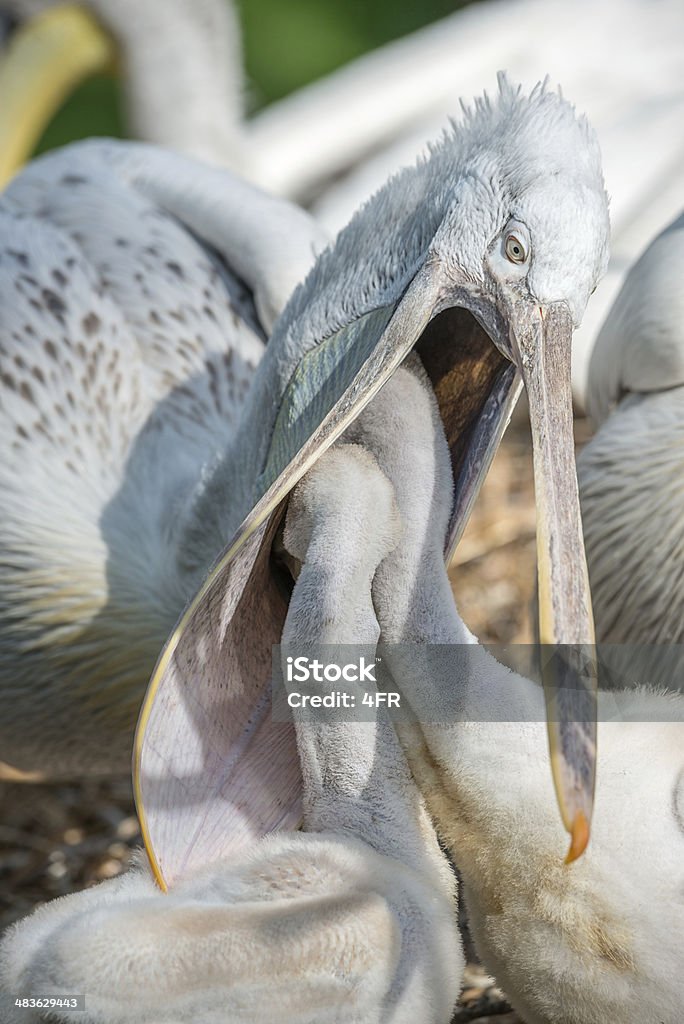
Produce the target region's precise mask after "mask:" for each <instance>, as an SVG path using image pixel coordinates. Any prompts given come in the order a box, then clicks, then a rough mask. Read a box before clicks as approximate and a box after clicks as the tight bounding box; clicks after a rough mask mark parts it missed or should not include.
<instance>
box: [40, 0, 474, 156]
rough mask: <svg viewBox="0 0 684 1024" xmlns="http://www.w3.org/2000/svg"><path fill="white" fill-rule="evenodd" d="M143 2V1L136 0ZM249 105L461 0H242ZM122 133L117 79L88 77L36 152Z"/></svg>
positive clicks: (442, 12) (437, 15) (417, 25)
mask: <svg viewBox="0 0 684 1024" xmlns="http://www.w3.org/2000/svg"><path fill="white" fill-rule="evenodd" d="M141 3H144V0H141ZM238 6H239V11H240V18H241V21H242V31H243V43H244V50H245V68H246V70H245V75H246V93H247V103H248V106H249V108H250V110H257V109H259V107H262V106H265V105H266V104H268V103H270V102H272V101H273V100H276V99H280V98H281V97H282V96H286V95H287V94H288V93H289V92H292V91H293V90H294V89H298V88H300V87H301V86H303V85H306V84H307V82H311V81H313V80H314V79H316V78H319V77H321V76H322V75H325V74H327V73H328V72H330V71H332V70H334V69H335V68H337V67H340V66H341V65H342V64H345V63H346V62H347V61H349V60H353V59H354V58H355V57H358V56H360V55H361V54H362V53H365V52H366V51H367V50H371V49H374V48H375V47H377V46H381V45H382V44H383V43H385V42H388V41H389V40H390V39H396V38H398V37H399V36H402V35H405V34H406V33H408V32H413V31H415V30H416V29H418V28H420V27H421V26H422V25H426V24H428V23H429V22H431V21H435V20H436V19H437V18H441V17H444V16H445V15H447V14H450V13H451V12H452V11H454V10H456V9H457V8H458V7H461V6H463V0H460V2H459V0H398V2H397V0H240V2H239V4H238ZM124 134H125V130H124V124H123V119H122V116H121V103H120V95H119V85H118V82H117V81H116V79H114V78H112V77H109V76H106V75H100V76H97V77H96V78H94V79H91V80H90V81H88V82H86V83H85V84H84V85H83V86H81V88H79V89H78V90H77V91H76V92H75V93H74V95H73V96H71V97H70V99H69V100H68V101H67V102H66V103H65V104H64V106H63V107H62V109H61V110H60V111H59V112H58V113H57V114H56V116H55V117H54V118H53V120H52V122H51V123H50V125H49V126H48V127H47V129H46V131H45V133H44V135H43V137H42V139H41V141H40V143H39V146H38V150H37V151H38V152H43V151H44V150H46V149H52V148H54V147H55V146H60V145H63V144H64V143H65V142H69V141H72V140H73V139H79V138H86V137H88V136H91V135H113V136H122V135H124Z"/></svg>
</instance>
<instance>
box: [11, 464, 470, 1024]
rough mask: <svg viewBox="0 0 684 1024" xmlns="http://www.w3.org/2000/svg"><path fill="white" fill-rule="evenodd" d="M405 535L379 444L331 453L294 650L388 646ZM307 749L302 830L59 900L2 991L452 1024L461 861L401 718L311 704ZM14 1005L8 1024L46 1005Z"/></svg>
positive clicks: (133, 1014) (289, 525)
mask: <svg viewBox="0 0 684 1024" xmlns="http://www.w3.org/2000/svg"><path fill="white" fill-rule="evenodd" d="M341 528H342V534H340V530H341ZM400 535H401V524H400V521H399V517H398V515H397V511H396V506H395V504H394V497H393V494H392V488H391V487H390V485H389V483H388V482H387V480H386V479H385V478H384V476H383V475H382V474H381V473H380V472H379V470H378V467H377V464H376V463H375V462H374V460H373V458H372V456H370V455H369V454H368V453H367V452H365V451H364V450H363V449H361V448H358V447H357V446H354V445H342V446H340V447H339V448H337V449H336V450H333V451H331V452H329V453H327V454H325V455H323V456H322V457H321V460H320V461H319V463H318V464H317V466H316V467H315V468H314V469H313V470H312V471H311V473H310V474H309V475H308V476H307V477H306V478H305V479H304V481H303V482H302V483H301V484H300V485H299V486H298V488H297V489H296V490H295V492H294V493H293V495H292V499H291V501H290V506H289V509H288V515H287V522H286V528H285V543H286V545H287V547H288V549H289V551H290V553H291V554H292V555H293V556H295V557H296V558H297V559H298V560H299V561H300V562H301V563H302V569H301V574H300V576H299V579H298V581H297V584H296V586H295V588H294V592H293V595H292V599H291V602H290V607H289V611H288V615H287V620H286V623H285V630H284V635H283V644H284V650H287V649H288V648H292V649H294V648H297V649H301V645H302V644H312V643H315V644H321V645H331V644H333V645H339V644H342V645H344V644H347V643H351V642H353V643H354V645H355V646H354V649H355V651H356V650H359V648H360V649H365V650H367V651H368V653H369V655H370V656H371V657H372V656H373V654H374V651H375V645H376V642H377V639H378V634H379V627H378V624H377V620H376V618H375V613H374V611H373V605H372V601H371V589H370V588H371V580H372V577H373V573H374V572H375V569H376V566H377V564H378V563H379V562H380V561H381V560H382V558H383V557H384V556H385V555H386V554H387V552H388V551H389V550H390V549H391V548H392V547H393V546H394V545H395V544H396V543H397V541H398V539H399V537H400ZM341 649H342V650H343V649H344V648H341ZM321 692H322V693H323V694H324V693H325V688H324V687H323V688H322V691H321ZM297 746H298V750H299V757H300V762H301V767H302V773H303V777H304V794H305V795H304V813H305V826H304V832H303V833H300V834H297V835H292V834H285V833H280V834H277V835H273V836H270V837H268V838H266V839H264V840H263V841H262V842H260V843H259V844H258V845H257V846H255V847H254V848H253V849H252V850H249V851H244V852H243V853H242V854H241V855H240V856H238V857H236V858H233V859H232V860H231V861H230V862H223V863H218V864H213V865H210V866H208V867H206V868H205V869H204V870H203V871H200V872H199V873H196V874H193V875H192V876H191V877H188V878H187V879H184V880H183V881H181V882H180V883H179V884H178V885H177V886H176V887H175V888H174V889H173V891H172V892H171V893H169V894H167V895H163V894H162V893H160V891H159V889H158V888H157V887H156V886H155V884H154V881H153V879H152V877H151V874H150V871H149V868H146V867H144V866H141V865H139V866H138V867H136V868H134V869H132V870H131V871H129V872H128V873H127V874H126V875H124V876H123V877H122V878H120V879H117V880H114V881H110V882H104V883H103V884H101V885H98V886H96V887H95V888H93V889H89V890H86V891H85V892H81V893H78V894H76V895H73V896H68V897H66V898H64V899H60V900H56V901H54V902H53V903H51V904H49V905H48V906H46V907H43V908H41V909H40V910H38V911H37V912H35V913H34V914H33V915H31V916H30V917H29V918H27V919H25V920H24V921H23V922H20V923H19V924H18V925H17V926H14V928H13V929H11V930H10V931H9V932H8V933H7V935H6V936H5V938H4V939H3V941H2V944H1V945H0V987H1V988H2V990H3V991H7V992H22V993H31V995H34V996H37V995H39V994H41V993H45V994H47V993H48V991H49V993H50V994H51V995H55V994H57V993H61V992H67V991H69V992H77V991H78V992H81V993H85V1012H80V1011H79V1014H78V1016H79V1019H80V1020H81V1021H82V1024H153V1022H157V1021H159V1020H160V1019H161V1018H162V1017H163V1020H164V1022H165V1024H188V1022H192V1021H196V1020H201V1021H202V1024H224V1022H225V1021H226V1020H228V1019H229V1020H230V1021H231V1022H233V1021H234V1022H235V1024H238V1022H243V1024H263V1022H264V1021H270V1020H272V1019H274V1016H277V1017H278V1019H279V1020H282V1021H283V1022H286V1024H381V1022H382V1024H390V1022H391V1024H413V1022H415V1021H417V1020H420V1021H421V1024H423V1022H424V1024H446V1022H447V1021H448V1020H449V1019H450V1016H451V1012H452V1009H453V1005H454V1003H455V1001H456V998H457V995H458V990H459V987H460V979H461V974H462V970H463V954H462V950H461V947H460V939H459V936H458V929H457V927H456V924H455V919H454V914H453V877H452V874H451V871H450V869H449V866H448V864H447V862H446V860H445V858H444V855H443V854H442V852H441V851H440V849H439V845H438V842H437V838H436V835H435V832H434V829H433V827H432V824H431V822H430V819H429V817H428V814H427V811H426V809H425V806H424V803H423V800H422V799H421V797H420V794H419V793H418V791H417V789H416V787H415V785H414V783H413V781H412V779H411V775H410V772H409V770H408V767H407V765H406V761H405V759H404V756H403V754H402V751H401V747H400V745H399V742H398V740H397V737H396V734H395V733H394V730H393V729H392V727H391V725H390V723H389V721H388V720H387V718H386V717H383V716H382V715H381V716H380V717H378V718H377V719H376V720H375V721H367V722H359V721H344V720H342V721H340V720H338V719H333V720H331V721H329V722H325V721H321V720H320V719H317V718H316V716H315V715H311V716H309V717H304V718H301V717H300V719H299V721H298V724H297ZM13 1012H14V1011H13V1010H12V1009H11V1010H10V1019H9V1022H8V1024H14V1022H15V1021H16V1022H17V1024H19V1022H21V1024H31V1022H32V1021H38V1020H40V1019H42V1016H41V1014H40V1013H37V1014H36V1015H35V1016H34V1015H32V1014H31V1013H30V1012H28V1013H27V1011H25V1010H21V1011H17V1014H16V1016H13V1015H12V1014H13ZM53 1017H54V1020H55V1021H66V1020H72V1019H73V1014H72V1013H70V1012H69V1011H66V1012H62V1011H60V1010H59V1009H58V1010H57V1011H55V1013H54V1015H53Z"/></svg>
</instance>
